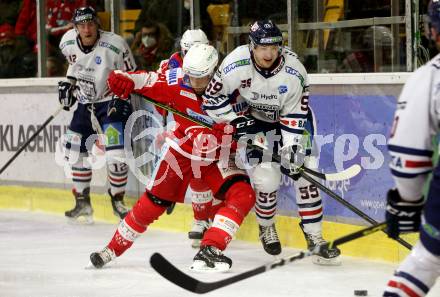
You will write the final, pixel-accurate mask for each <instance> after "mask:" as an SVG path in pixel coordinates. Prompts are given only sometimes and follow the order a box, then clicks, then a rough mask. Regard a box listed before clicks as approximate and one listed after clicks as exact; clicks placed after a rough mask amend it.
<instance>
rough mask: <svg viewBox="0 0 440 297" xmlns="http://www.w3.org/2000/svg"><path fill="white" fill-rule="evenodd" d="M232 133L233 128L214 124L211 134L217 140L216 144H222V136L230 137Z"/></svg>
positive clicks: (227, 125)
mask: <svg viewBox="0 0 440 297" xmlns="http://www.w3.org/2000/svg"><path fill="white" fill-rule="evenodd" d="M234 132H235V129H234V127H233V126H232V125H230V124H227V123H215V124H213V125H212V130H211V134H212V135H214V136H215V138H217V143H218V144H222V138H223V135H232V134H234ZM222 145H223V144H222Z"/></svg>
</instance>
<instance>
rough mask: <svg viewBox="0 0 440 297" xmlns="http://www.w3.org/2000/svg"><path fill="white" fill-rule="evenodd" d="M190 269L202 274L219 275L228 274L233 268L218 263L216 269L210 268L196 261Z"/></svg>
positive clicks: (202, 262)
mask: <svg viewBox="0 0 440 297" xmlns="http://www.w3.org/2000/svg"><path fill="white" fill-rule="evenodd" d="M189 269H190V270H191V271H194V272H200V273H217V272H226V271H228V270H229V269H231V267H230V266H229V265H228V264H227V263H216V264H215V267H208V266H207V265H206V263H205V262H204V261H200V260H196V261H194V263H193V264H192V265H191V267H190V268H189Z"/></svg>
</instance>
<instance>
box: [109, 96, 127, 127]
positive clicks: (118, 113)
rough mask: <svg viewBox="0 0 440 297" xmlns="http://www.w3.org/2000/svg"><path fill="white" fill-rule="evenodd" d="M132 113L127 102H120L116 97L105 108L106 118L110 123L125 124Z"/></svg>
mask: <svg viewBox="0 0 440 297" xmlns="http://www.w3.org/2000/svg"><path fill="white" fill-rule="evenodd" d="M131 113H132V108H131V104H130V102H129V101H127V100H121V99H119V97H117V96H113V99H112V100H111V101H110V102H109V104H108V106H107V117H108V118H109V119H110V120H111V121H112V122H126V121H127V120H128V118H129V117H130V115H131Z"/></svg>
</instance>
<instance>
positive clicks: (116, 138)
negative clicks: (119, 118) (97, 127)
mask: <svg viewBox="0 0 440 297" xmlns="http://www.w3.org/2000/svg"><path fill="white" fill-rule="evenodd" d="M103 128H104V134H105V136H106V138H107V143H106V147H112V146H119V145H124V138H123V136H124V132H123V131H124V130H123V128H122V123H121V122H118V123H110V124H104V125H103Z"/></svg>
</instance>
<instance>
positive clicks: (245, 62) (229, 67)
mask: <svg viewBox="0 0 440 297" xmlns="http://www.w3.org/2000/svg"><path fill="white" fill-rule="evenodd" d="M250 64H251V59H242V60H238V61H235V62H233V63H231V64H229V65H227V66H226V67H225V68H223V73H224V74H227V73H228V72H231V71H232V70H234V69H235V68H237V67H240V66H246V65H250Z"/></svg>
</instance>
